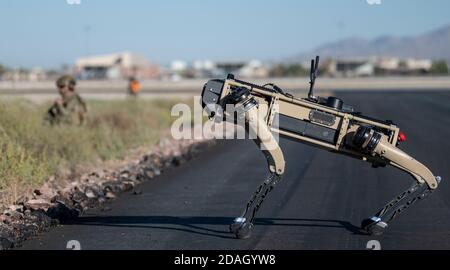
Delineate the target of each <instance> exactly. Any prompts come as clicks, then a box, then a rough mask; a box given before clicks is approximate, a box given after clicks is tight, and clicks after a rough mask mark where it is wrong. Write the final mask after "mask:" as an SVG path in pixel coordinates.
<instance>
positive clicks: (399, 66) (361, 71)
mask: <svg viewBox="0 0 450 270" xmlns="http://www.w3.org/2000/svg"><path fill="white" fill-rule="evenodd" d="M432 64H433V62H432V60H429V59H413V58H408V59H400V58H397V57H368V58H348V59H334V60H330V61H329V63H328V64H327V66H326V67H325V70H326V72H327V73H328V74H330V75H331V76H338V77H366V76H373V75H421V74H428V73H429V72H430V70H431V66H432Z"/></svg>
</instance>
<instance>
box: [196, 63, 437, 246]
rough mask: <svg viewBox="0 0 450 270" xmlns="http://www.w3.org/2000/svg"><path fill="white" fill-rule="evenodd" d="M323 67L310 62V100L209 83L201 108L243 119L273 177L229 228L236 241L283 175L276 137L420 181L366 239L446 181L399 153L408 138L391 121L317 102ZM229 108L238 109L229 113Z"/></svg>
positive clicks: (366, 224)
mask: <svg viewBox="0 0 450 270" xmlns="http://www.w3.org/2000/svg"><path fill="white" fill-rule="evenodd" d="M318 66H319V57H318V56H317V57H316V59H315V60H314V59H313V60H311V72H310V89H309V93H308V97H307V98H302V99H299V98H295V97H293V96H292V95H290V94H288V93H285V92H284V91H283V90H282V89H281V88H279V87H278V86H276V85H274V84H267V85H264V86H259V85H255V84H252V83H248V82H244V81H241V80H238V79H235V78H234V76H233V75H231V74H229V75H228V76H227V79H225V80H219V79H216V80H210V81H208V82H207V83H206V84H205V85H204V87H203V92H202V107H203V108H204V111H206V113H207V114H208V116H209V117H210V118H215V119H216V120H217V119H218V120H219V121H224V120H225V121H226V120H227V119H228V118H227V115H228V114H230V113H234V114H235V115H237V117H238V118H239V117H240V118H241V119H244V120H245V127H246V130H247V131H248V132H253V134H256V136H255V138H254V141H255V142H256V144H257V145H258V146H259V147H260V148H261V150H262V152H263V153H264V155H265V157H266V159H267V162H268V169H269V175H268V177H267V178H266V179H265V180H264V182H263V183H262V184H261V185H260V186H259V187H258V188H257V190H256V192H255V193H254V194H253V196H252V197H251V199H250V200H249V201H248V203H247V205H246V207H245V210H244V212H243V213H242V215H241V216H239V217H237V218H236V219H234V221H233V223H232V224H231V225H230V231H231V232H232V233H234V234H235V235H236V237H237V238H240V239H245V238H248V237H250V236H251V231H252V228H253V219H254V217H255V215H256V213H257V211H258V209H259V208H260V206H261V204H262V202H263V201H264V199H265V198H266V197H267V195H268V193H269V192H270V191H271V190H272V189H273V188H274V187H275V185H276V184H277V183H278V182H279V181H280V179H281V177H282V175H283V172H284V169H285V161H284V157H283V152H282V150H281V149H280V147H279V145H278V142H277V140H276V139H275V138H274V136H273V135H274V134H279V135H281V136H283V137H287V138H289V139H294V140H296V141H298V142H302V143H306V144H309V145H313V146H316V147H319V148H322V149H325V150H328V151H330V152H334V153H338V154H344V155H347V156H350V157H354V158H357V159H361V160H363V161H366V162H369V163H371V164H372V166H373V167H384V166H386V165H391V166H394V167H396V168H398V169H400V170H403V171H405V172H407V173H409V174H410V175H411V176H412V177H413V178H414V179H415V181H414V183H413V185H412V186H411V187H410V188H409V189H407V190H405V191H404V192H403V193H401V194H400V195H398V196H397V197H395V198H394V199H393V200H391V201H390V202H388V203H387V204H386V205H385V206H384V207H383V208H381V209H380V210H379V211H378V212H377V213H376V214H375V215H374V216H372V217H370V218H367V219H364V220H363V221H362V223H361V229H362V231H363V232H365V233H367V234H371V235H380V234H382V233H383V231H384V230H385V229H386V228H387V227H388V224H389V222H390V221H391V220H392V219H393V218H394V217H396V216H397V215H398V214H400V213H401V212H403V211H404V210H405V209H406V208H408V207H409V206H411V205H412V204H413V203H415V202H417V201H418V200H420V199H423V198H424V197H426V196H428V195H429V194H430V193H432V192H433V191H434V190H435V189H436V188H437V187H438V184H439V182H440V181H441V178H440V177H439V176H434V175H433V173H432V172H431V171H430V170H429V169H428V168H427V167H426V166H424V165H423V164H421V163H420V162H418V161H417V160H415V159H414V158H412V157H411V156H409V155H408V154H406V153H405V152H403V151H402V150H400V149H399V148H397V146H398V144H399V143H400V142H402V141H404V140H405V136H404V134H403V133H402V132H400V129H399V128H398V127H397V126H396V125H394V124H393V122H392V121H380V120H377V119H374V118H371V117H367V116H364V115H362V114H360V113H357V112H354V110H353V108H352V107H351V106H348V105H346V104H344V102H343V101H342V100H341V99H339V98H336V97H332V96H330V97H328V98H323V97H319V96H315V95H314V84H315V80H316V77H317V71H318ZM228 105H232V106H235V108H236V109H235V110H234V111H233V112H227V110H226V108H227V106H228ZM261 115H262V117H260V116H261ZM233 119H234V118H233Z"/></svg>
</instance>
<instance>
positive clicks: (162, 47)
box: [0, 0, 450, 68]
mask: <svg viewBox="0 0 450 270" xmlns="http://www.w3.org/2000/svg"><path fill="white" fill-rule="evenodd" d="M67 1H68V0H1V1H0V27H1V37H0V63H3V64H6V65H8V66H11V67H18V66H23V67H33V66H42V67H46V68H48V67H58V66H60V65H61V64H64V63H66V64H71V63H73V62H74V60H75V58H77V57H79V56H84V55H86V54H91V55H93V54H103V53H111V52H117V51H124V50H128V51H132V52H136V53H140V54H143V55H145V56H146V57H148V58H149V60H150V61H151V62H153V63H160V64H166V63H168V62H170V61H171V60H173V59H183V60H187V61H191V60H194V59H253V58H259V59H264V60H276V59H280V58H286V57H289V56H290V55H294V54H297V53H300V52H303V51H307V50H309V49H311V48H313V47H315V46H317V45H321V44H323V43H325V42H331V41H336V40H339V39H342V38H346V37H364V38H373V37H377V36H380V35H386V34H387V35H396V36H408V35H415V34H420V33H423V32H426V31H428V30H431V29H435V28H437V27H441V26H444V25H448V24H450V16H449V15H448V14H449V13H448V11H449V10H450V1H448V0H382V3H381V5H369V4H367V2H366V0H303V1H301V0H278V1H275V0H273V1H265V0H240V1H238V0H227V1H214V0H209V1H208V0H189V1H188V0H164V1H151V0H80V1H81V4H80V5H69V4H68V3H67ZM69 1H73V0H69ZM86 29H90V30H88V31H87V30H86ZM87 33H89V34H87ZM88 36H89V38H88Z"/></svg>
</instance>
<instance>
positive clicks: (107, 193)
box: [105, 191, 116, 199]
mask: <svg viewBox="0 0 450 270" xmlns="http://www.w3.org/2000/svg"><path fill="white" fill-rule="evenodd" d="M105 197H106V198H108V199H114V198H116V195H114V193H112V192H111V191H107V192H106V194H105Z"/></svg>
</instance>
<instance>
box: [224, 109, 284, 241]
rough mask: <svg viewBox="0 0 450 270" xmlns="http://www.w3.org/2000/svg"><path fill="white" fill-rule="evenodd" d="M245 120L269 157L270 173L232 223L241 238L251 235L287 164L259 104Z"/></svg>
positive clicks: (231, 226) (249, 112) (233, 230)
mask: <svg viewBox="0 0 450 270" xmlns="http://www.w3.org/2000/svg"><path fill="white" fill-rule="evenodd" d="M245 120H246V123H247V127H248V131H249V134H250V135H254V136H256V139H254V141H255V143H256V144H257V145H258V146H259V147H260V149H261V150H262V152H263V153H264V155H265V157H266V159H267V163H268V168H269V171H270V173H269V175H268V177H267V178H266V179H265V180H264V182H263V183H262V184H261V185H260V186H259V187H258V188H257V189H256V191H255V193H254V194H253V196H252V197H251V199H250V200H249V201H248V203H247V205H246V208H245V210H244V212H243V213H242V215H241V216H239V217H237V218H235V219H234V221H233V223H232V224H231V225H230V231H231V232H232V233H234V234H235V235H236V237H237V238H239V239H246V238H249V237H250V236H251V231H252V228H253V219H254V218H255V215H256V213H257V211H258V210H259V208H260V207H261V204H262V203H263V201H264V199H265V198H266V197H267V195H268V194H269V192H270V191H271V190H272V189H273V188H274V187H275V185H276V184H277V183H278V182H279V181H280V180H281V177H282V175H283V173H284V166H285V162H284V157H283V153H282V151H281V149H280V147H279V145H278V143H277V141H276V140H275V138H274V137H273V135H272V133H271V132H270V130H269V128H268V126H267V124H266V123H265V121H264V117H262V116H260V115H258V109H257V106H254V107H253V108H251V109H249V110H248V111H247V112H245Z"/></svg>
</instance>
